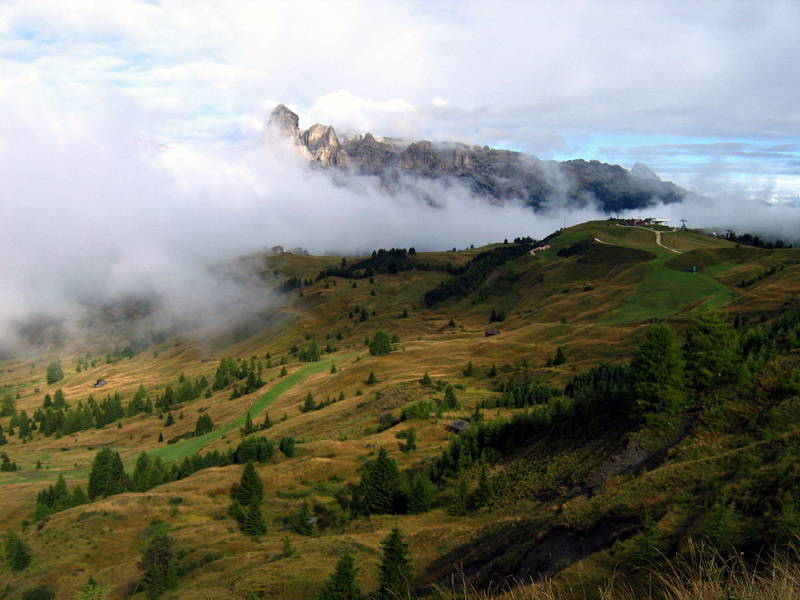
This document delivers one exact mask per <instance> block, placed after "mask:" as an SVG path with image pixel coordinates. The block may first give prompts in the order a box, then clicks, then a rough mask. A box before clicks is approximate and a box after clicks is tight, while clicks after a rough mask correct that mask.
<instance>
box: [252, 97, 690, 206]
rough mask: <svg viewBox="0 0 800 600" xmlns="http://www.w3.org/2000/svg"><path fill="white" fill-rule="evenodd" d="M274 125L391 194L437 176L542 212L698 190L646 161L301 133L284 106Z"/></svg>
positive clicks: (327, 165) (320, 128)
mask: <svg viewBox="0 0 800 600" xmlns="http://www.w3.org/2000/svg"><path fill="white" fill-rule="evenodd" d="M267 129H268V131H270V132H271V133H273V134H277V135H280V136H285V137H288V138H290V139H291V140H293V141H294V144H295V145H296V147H297V149H298V151H299V152H300V153H301V154H302V155H303V156H304V157H306V158H307V159H308V160H309V161H310V162H311V163H312V164H314V165H317V166H319V167H322V168H323V169H326V170H328V171H333V172H335V173H336V174H337V175H338V174H345V175H347V176H355V177H358V176H361V177H363V176H373V177H378V178H380V181H381V186H382V188H383V189H385V190H387V191H390V192H397V191H401V190H403V189H408V188H409V187H412V188H414V187H416V186H415V185H414V183H419V182H421V181H424V180H436V181H440V182H442V183H444V184H446V185H453V184H455V185H462V186H464V187H465V188H466V189H467V190H469V191H470V192H471V193H472V194H475V195H477V196H479V197H482V198H485V199H486V200H487V201H489V202H493V203H497V204H504V203H507V202H521V203H522V204H524V205H526V206H529V207H531V208H532V209H533V210H537V211H538V210H545V209H547V208H548V207H550V206H553V205H556V204H564V203H566V204H567V205H569V206H587V205H592V204H593V205H595V206H597V207H598V208H599V209H600V210H602V211H603V212H605V213H607V214H613V213H617V212H620V211H626V210H635V209H641V208H646V207H650V206H655V205H657V204H659V203H675V202H682V201H683V200H684V199H685V198H687V196H689V195H690V192H687V190H685V189H683V188H681V187H679V186H677V185H676V184H674V183H672V182H670V181H662V180H661V179H660V178H659V177H658V175H656V174H655V173H653V171H651V170H650V169H649V168H648V167H647V166H645V165H643V164H641V163H637V164H636V165H635V166H634V167H633V168H632V169H631V170H628V169H625V168H623V167H621V166H619V165H611V164H607V163H602V162H599V161H596V160H591V161H586V160H582V159H577V160H568V161H564V162H558V161H554V160H541V159H539V158H537V157H535V156H531V155H528V154H524V153H521V152H515V151H512V150H503V149H496V148H490V147H488V146H470V145H467V144H463V143H450V142H447V143H445V142H430V141H427V140H420V141H415V142H407V141H403V140H399V139H395V138H381V137H377V136H374V135H373V134H371V133H365V134H360V133H359V134H355V135H352V136H350V137H347V138H345V139H344V140H340V139H339V136H338V135H337V134H336V131H335V130H334V128H333V127H332V126H331V125H322V124H319V123H317V124H315V125H312V126H311V127H309V128H308V129H306V130H305V131H303V130H301V129H300V127H299V117H298V115H297V114H296V113H294V112H292V111H291V110H290V109H289V108H287V107H286V106H284V105H283V104H279V105H278V106H277V107H275V109H274V110H273V111H272V114H271V115H270V118H269V121H268V127H267ZM429 201H430V202H432V203H435V200H432V199H431V200H429Z"/></svg>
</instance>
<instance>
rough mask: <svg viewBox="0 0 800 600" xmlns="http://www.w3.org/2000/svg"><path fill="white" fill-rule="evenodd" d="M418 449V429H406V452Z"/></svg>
mask: <svg viewBox="0 0 800 600" xmlns="http://www.w3.org/2000/svg"><path fill="white" fill-rule="evenodd" d="M416 449H417V430H416V429H407V430H406V445H405V446H404V447H403V451H404V452H413V451H414V450H416Z"/></svg>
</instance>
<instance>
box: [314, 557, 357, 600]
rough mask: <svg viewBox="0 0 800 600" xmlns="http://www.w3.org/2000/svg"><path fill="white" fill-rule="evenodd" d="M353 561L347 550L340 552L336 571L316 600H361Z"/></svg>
mask: <svg viewBox="0 0 800 600" xmlns="http://www.w3.org/2000/svg"><path fill="white" fill-rule="evenodd" d="M357 572H358V569H356V568H355V561H354V560H353V557H352V556H351V555H350V552H348V550H347V549H345V550H344V552H342V554H341V556H340V557H339V560H338V562H337V563H336V569H335V570H334V572H333V574H332V575H331V577H330V579H328V583H326V584H325V587H324V588H322V591H321V592H320V593H319V594H318V595H317V597H316V600H361V597H362V595H361V588H359V587H358V585H357V584H356V573H357Z"/></svg>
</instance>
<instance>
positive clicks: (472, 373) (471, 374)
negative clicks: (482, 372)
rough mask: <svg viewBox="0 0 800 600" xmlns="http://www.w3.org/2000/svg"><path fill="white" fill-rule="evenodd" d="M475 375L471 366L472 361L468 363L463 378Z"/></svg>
mask: <svg viewBox="0 0 800 600" xmlns="http://www.w3.org/2000/svg"><path fill="white" fill-rule="evenodd" d="M474 374H475V369H474V368H473V366H472V361H469V364H468V365H467V368H466V369H464V377H472V376H473V375H474Z"/></svg>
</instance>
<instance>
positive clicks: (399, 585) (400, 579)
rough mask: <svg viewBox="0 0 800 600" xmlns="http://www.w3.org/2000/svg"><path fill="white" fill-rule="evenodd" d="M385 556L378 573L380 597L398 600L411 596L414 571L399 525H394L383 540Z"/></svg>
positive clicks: (386, 599)
mask: <svg viewBox="0 0 800 600" xmlns="http://www.w3.org/2000/svg"><path fill="white" fill-rule="evenodd" d="M381 548H383V557H382V558H381V564H380V572H379V575H378V583H379V586H380V587H379V589H378V598H379V599H380V600H398V599H403V600H406V599H410V598H411V585H412V580H413V577H414V573H413V571H412V569H411V562H410V561H409V559H408V544H407V543H406V542H405V541H404V540H403V534H402V533H401V532H400V528H399V527H394V528H393V529H392V531H391V533H389V535H388V536H386V538H385V539H384V540H383V542H381Z"/></svg>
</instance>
